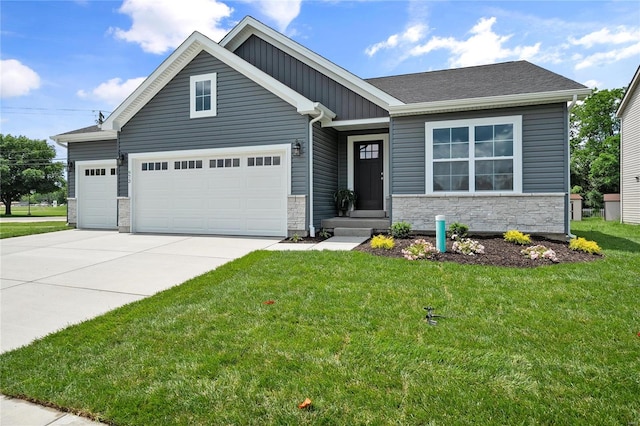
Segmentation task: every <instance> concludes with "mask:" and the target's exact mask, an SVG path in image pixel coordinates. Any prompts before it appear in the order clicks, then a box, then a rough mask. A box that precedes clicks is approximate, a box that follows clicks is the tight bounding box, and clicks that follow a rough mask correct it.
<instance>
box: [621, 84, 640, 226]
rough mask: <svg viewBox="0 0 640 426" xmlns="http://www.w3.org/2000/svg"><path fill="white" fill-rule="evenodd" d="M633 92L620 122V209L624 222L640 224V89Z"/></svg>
mask: <svg viewBox="0 0 640 426" xmlns="http://www.w3.org/2000/svg"><path fill="white" fill-rule="evenodd" d="M631 90H632V91H630V92H627V94H626V95H625V97H627V102H628V104H627V106H626V107H625V109H624V111H623V113H622V117H621V122H620V127H621V140H620V168H621V172H620V195H621V201H622V203H621V206H620V207H621V220H622V221H623V222H625V223H640V183H638V181H637V180H636V179H637V176H640V89H639V88H638V85H635V86H634V87H633V88H632V89H631Z"/></svg>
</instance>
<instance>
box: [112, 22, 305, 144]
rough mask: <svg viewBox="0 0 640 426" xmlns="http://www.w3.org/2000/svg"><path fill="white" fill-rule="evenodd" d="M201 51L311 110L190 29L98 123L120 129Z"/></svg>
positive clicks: (297, 97)
mask: <svg viewBox="0 0 640 426" xmlns="http://www.w3.org/2000/svg"><path fill="white" fill-rule="evenodd" d="M201 51H205V52H207V53H209V54H210V55H211V56H213V57H215V58H217V59H219V60H220V61H222V62H224V63H225V64H226V65H228V66H230V67H231V68H233V69H234V70H236V71H237V72H239V73H240V74H242V75H244V76H245V77H247V78H249V79H251V80H252V81H254V82H255V83H257V84H259V85H260V86H262V87H264V88H265V89H267V90H269V91H270V92H272V93H273V94H275V95H276V96H278V97H279V98H281V99H282V100H284V101H285V102H287V103H289V104H290V105H292V106H294V107H295V108H296V110H297V111H298V113H300V114H308V113H309V112H307V111H315V103H314V102H312V101H311V100H309V99H307V98H305V97H304V96H302V95H301V94H299V93H298V92H296V91H295V90H293V89H291V88H289V87H287V86H286V85H284V84H283V83H281V82H279V81H278V80H276V79H275V78H273V77H271V76H270V75H268V74H266V73H265V72H263V71H261V70H259V69H258V68H256V67H254V66H253V65H251V64H249V63H248V62H246V61H245V60H243V59H242V58H240V57H239V56H237V55H236V54H234V53H232V52H230V51H228V50H226V49H224V48H223V47H221V46H219V45H218V44H217V43H215V42H214V41H212V40H210V39H209V38H207V37H205V36H204V35H202V34H200V33H198V32H194V33H193V34H192V35H191V36H190V37H189V38H188V39H187V40H186V41H185V42H184V43H182V44H181V45H180V46H179V47H178V48H177V49H176V51H175V52H174V53H172V54H171V55H170V56H169V57H168V58H167V59H166V60H165V61H163V62H162V64H161V65H160V66H159V67H158V68H157V69H156V70H155V71H154V72H153V73H152V74H151V75H150V76H149V77H148V78H147V79H146V80H145V81H144V82H142V84H141V85H140V86H139V87H138V88H137V89H136V90H135V91H134V92H133V93H132V94H131V95H129V97H128V98H127V99H126V100H125V101H124V102H123V103H122V104H120V106H118V108H116V110H115V111H114V112H113V113H112V114H111V115H110V116H109V117H108V118H107V120H105V122H104V123H103V124H102V129H104V130H116V131H118V130H120V129H121V128H122V127H123V126H124V125H125V124H126V123H127V122H128V121H129V120H130V119H131V118H132V117H133V116H134V115H135V114H136V113H137V112H138V111H140V109H142V107H143V106H144V105H146V103H147V102H149V101H150V100H151V99H152V98H153V97H154V96H155V95H156V94H157V93H158V92H159V91H160V90H161V89H162V88H163V87H164V86H166V85H167V83H169V81H171V79H172V78H173V77H175V76H176V75H177V74H178V73H179V72H180V71H181V70H182V69H183V68H184V67H185V66H187V64H189V63H190V62H191V61H192V60H193V58H195V57H196V56H197V55H198V54H199V53H200V52H201Z"/></svg>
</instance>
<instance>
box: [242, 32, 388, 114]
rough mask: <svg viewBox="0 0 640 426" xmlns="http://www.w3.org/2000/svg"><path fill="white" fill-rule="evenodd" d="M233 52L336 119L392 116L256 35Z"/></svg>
mask: <svg viewBox="0 0 640 426" xmlns="http://www.w3.org/2000/svg"><path fill="white" fill-rule="evenodd" d="M234 53H235V54H236V55H238V56H240V57H241V58H242V59H244V60H245V61H247V62H249V63H250V64H252V65H254V66H256V67H257V68H259V69H261V70H262V71H264V72H265V73H267V74H269V75H270V76H272V77H273V78H275V79H276V80H278V81H280V82H282V83H283V84H285V85H287V86H288V87H290V88H292V89H293V90H295V91H296V92H298V93H300V94H302V95H303V96H304V97H306V98H307V99H310V100H312V101H314V102H320V103H321V104H323V105H324V106H326V107H327V108H329V109H330V110H331V111H333V112H335V113H336V120H356V119H362V118H375V117H388V116H389V113H388V112H387V111H386V110H385V109H383V108H381V107H379V106H378V105H376V104H374V103H373V102H371V101H369V100H367V99H365V98H363V97H362V96H360V95H358V94H357V93H355V92H353V91H352V90H349V89H348V88H346V87H345V86H343V85H341V84H340V83H338V82H336V81H334V80H333V79H331V78H329V77H327V76H326V75H324V74H322V73H321V72H319V71H317V70H315V69H313V68H312V67H310V66H309V65H307V64H305V63H303V62H301V61H299V60H298V59H296V58H294V57H292V56H291V55H289V54H288V53H285V52H283V51H282V50H280V49H278V48H277V47H275V46H273V45H272V44H270V43H267V42H266V41H264V40H262V39H261V38H259V37H257V36H255V35H252V36H251V37H249V38H248V39H247V40H246V41H245V42H244V43H243V44H242V45H240V46H239V47H238V48H237V49H236V50H235V52H234Z"/></svg>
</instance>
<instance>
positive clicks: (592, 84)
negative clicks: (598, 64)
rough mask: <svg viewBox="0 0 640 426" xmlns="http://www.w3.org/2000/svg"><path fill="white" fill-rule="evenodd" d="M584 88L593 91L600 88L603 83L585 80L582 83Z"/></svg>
mask: <svg viewBox="0 0 640 426" xmlns="http://www.w3.org/2000/svg"><path fill="white" fill-rule="evenodd" d="M582 84H584V85H585V86H587V87H589V88H591V89H595V88H596V87H602V86H603V83H602V82H601V81H598V80H587V81H585V82H584V83H582Z"/></svg>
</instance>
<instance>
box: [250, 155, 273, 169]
mask: <svg viewBox="0 0 640 426" xmlns="http://www.w3.org/2000/svg"><path fill="white" fill-rule="evenodd" d="M279 165H280V156H279V155H274V156H273V157H248V158H247V166H249V167H255V166H279Z"/></svg>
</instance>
